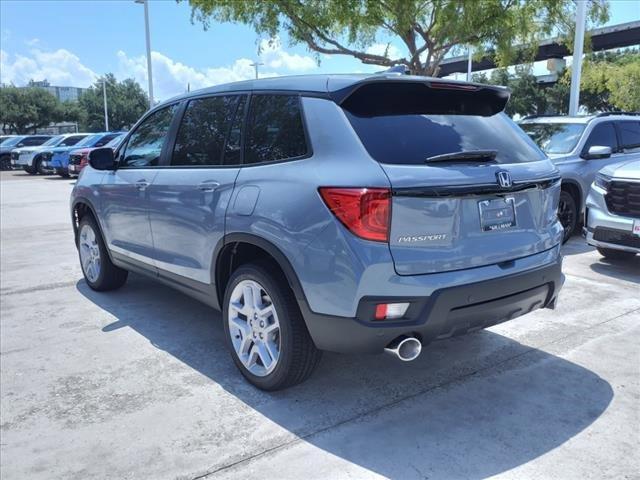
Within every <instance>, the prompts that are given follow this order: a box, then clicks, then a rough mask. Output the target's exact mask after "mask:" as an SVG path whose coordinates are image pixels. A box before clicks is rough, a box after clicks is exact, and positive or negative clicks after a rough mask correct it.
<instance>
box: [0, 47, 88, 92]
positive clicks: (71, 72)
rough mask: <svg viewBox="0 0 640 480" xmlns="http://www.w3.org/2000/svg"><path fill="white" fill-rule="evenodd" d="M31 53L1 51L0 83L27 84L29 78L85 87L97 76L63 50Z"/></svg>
mask: <svg viewBox="0 0 640 480" xmlns="http://www.w3.org/2000/svg"><path fill="white" fill-rule="evenodd" d="M30 54H31V55H30V56H28V57H27V56H24V55H13V56H11V55H9V54H8V53H7V52H5V51H2V52H1V53H0V83H7V84H8V83H13V84H15V85H26V84H27V83H28V82H29V80H36V81H37V80H45V79H46V80H48V81H49V83H51V84H52V85H63V86H71V87H88V86H89V85H91V84H92V83H93V82H94V80H95V79H96V77H97V75H96V74H95V72H93V71H92V70H91V69H90V68H88V67H86V66H85V65H83V64H82V62H81V61H80V59H79V58H78V57H77V56H76V55H74V54H73V53H71V52H70V51H68V50H65V49H62V48H61V49H59V50H56V51H53V52H43V51H42V50H39V49H35V48H34V49H32V50H31V51H30Z"/></svg>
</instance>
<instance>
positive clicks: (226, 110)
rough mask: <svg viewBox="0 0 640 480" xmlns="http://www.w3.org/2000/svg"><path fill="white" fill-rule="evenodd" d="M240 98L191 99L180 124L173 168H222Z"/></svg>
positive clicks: (227, 96) (173, 157) (174, 150)
mask: <svg viewBox="0 0 640 480" xmlns="http://www.w3.org/2000/svg"><path fill="white" fill-rule="evenodd" d="M238 98H239V97H238V95H225V96H216V97H209V98H198V99H195V100H191V101H190V102H189V104H188V105H187V109H186V111H185V113H184V117H182V122H181V123H180V129H179V130H178V135H177V137H176V144H175V147H174V149H173V156H172V158H171V165H176V166H216V165H222V163H223V150H224V145H225V138H226V137H227V133H228V132H229V128H230V126H231V121H232V119H233V116H234V114H235V112H236V108H237V106H238ZM225 163H227V162H226V161H225Z"/></svg>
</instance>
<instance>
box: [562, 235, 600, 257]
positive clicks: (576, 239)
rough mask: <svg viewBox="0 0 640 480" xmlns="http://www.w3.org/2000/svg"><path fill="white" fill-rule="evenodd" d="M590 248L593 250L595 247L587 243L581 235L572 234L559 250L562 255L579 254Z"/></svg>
mask: <svg viewBox="0 0 640 480" xmlns="http://www.w3.org/2000/svg"><path fill="white" fill-rule="evenodd" d="M592 250H595V248H594V247H592V246H591V245H589V244H587V241H586V240H585V239H584V238H582V236H580V235H574V236H573V237H571V238H570V239H569V240H568V241H567V243H565V244H564V245H563V246H562V250H561V251H562V254H563V255H580V254H581V253H585V252H590V251H592Z"/></svg>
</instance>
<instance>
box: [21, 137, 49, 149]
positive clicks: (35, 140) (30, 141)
mask: <svg viewBox="0 0 640 480" xmlns="http://www.w3.org/2000/svg"><path fill="white" fill-rule="evenodd" d="M47 140H49V137H27V138H25V139H24V140H23V141H22V142H21V143H23V144H24V145H25V146H29V147H33V146H36V145H42V144H43V143H44V142H46V141H47Z"/></svg>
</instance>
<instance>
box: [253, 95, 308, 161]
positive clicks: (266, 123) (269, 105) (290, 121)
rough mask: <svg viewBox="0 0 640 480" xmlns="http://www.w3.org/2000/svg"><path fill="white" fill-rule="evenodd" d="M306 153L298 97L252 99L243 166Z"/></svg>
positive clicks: (257, 97) (279, 96) (276, 96)
mask: <svg viewBox="0 0 640 480" xmlns="http://www.w3.org/2000/svg"><path fill="white" fill-rule="evenodd" d="M307 153H308V150H307V142H306V137H305V134H304V127H303V124H302V112H301V109H300V98H299V97H298V96H297V95H255V96H253V97H252V99H251V107H250V111H249V120H248V124H247V139H246V143H245V158H244V163H264V162H277V161H279V160H285V159H290V158H296V157H303V156H305V155H307Z"/></svg>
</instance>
